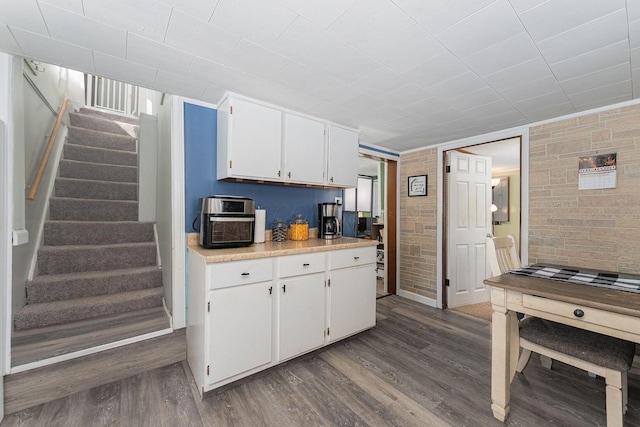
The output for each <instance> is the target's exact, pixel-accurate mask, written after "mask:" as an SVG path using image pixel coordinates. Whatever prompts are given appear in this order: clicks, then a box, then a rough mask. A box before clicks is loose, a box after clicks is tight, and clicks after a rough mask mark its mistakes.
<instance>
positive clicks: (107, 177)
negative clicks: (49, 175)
mask: <svg viewBox="0 0 640 427" xmlns="http://www.w3.org/2000/svg"><path fill="white" fill-rule="evenodd" d="M58 174H59V176H60V177H62V178H76V179H89V180H94V181H111V182H134V183H135V182H138V168H137V167H135V166H118V165H105V164H101V163H90V162H79V161H77V160H65V159H61V160H60V164H59V166H58Z"/></svg>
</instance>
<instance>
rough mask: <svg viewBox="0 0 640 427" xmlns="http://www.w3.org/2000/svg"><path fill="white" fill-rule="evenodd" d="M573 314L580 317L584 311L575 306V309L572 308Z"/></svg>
mask: <svg viewBox="0 0 640 427" xmlns="http://www.w3.org/2000/svg"><path fill="white" fill-rule="evenodd" d="M573 315H574V316H576V317H582V316H584V311H582V310H580V309H579V308H576V309H575V310H573Z"/></svg>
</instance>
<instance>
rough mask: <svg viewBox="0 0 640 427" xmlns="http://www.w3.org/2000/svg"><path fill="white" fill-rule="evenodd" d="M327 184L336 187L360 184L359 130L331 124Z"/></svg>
mask: <svg viewBox="0 0 640 427" xmlns="http://www.w3.org/2000/svg"><path fill="white" fill-rule="evenodd" d="M327 184H328V185H334V186H336V187H355V186H357V185H358V132H356V131H353V130H351V129H346V128H343V127H340V126H336V125H332V124H330V125H329V144H328V162H327Z"/></svg>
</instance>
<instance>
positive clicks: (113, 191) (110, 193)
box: [55, 178, 138, 200]
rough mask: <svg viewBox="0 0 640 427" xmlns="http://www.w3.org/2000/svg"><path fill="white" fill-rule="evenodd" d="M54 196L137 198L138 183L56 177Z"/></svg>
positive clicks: (113, 198) (111, 198) (73, 197)
mask: <svg viewBox="0 0 640 427" xmlns="http://www.w3.org/2000/svg"><path fill="white" fill-rule="evenodd" d="M55 196H56V197H70V198H72V199H94V200H138V184H137V183H131V182H108V181H91V180H86V179H74V178H57V179H56V183H55Z"/></svg>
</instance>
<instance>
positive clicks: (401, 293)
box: [398, 289, 437, 308]
mask: <svg viewBox="0 0 640 427" xmlns="http://www.w3.org/2000/svg"><path fill="white" fill-rule="evenodd" d="M398 295H399V296H401V297H403V298H407V299H410V300H412V301H416V302H419V303H421V304H424V305H428V306H429V307H433V308H437V301H436V300H434V299H432V298H427V297H423V296H422V295H418V294H414V293H413V292H407V291H403V290H402V289H401V290H399V291H398Z"/></svg>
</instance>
